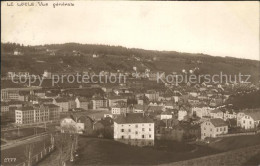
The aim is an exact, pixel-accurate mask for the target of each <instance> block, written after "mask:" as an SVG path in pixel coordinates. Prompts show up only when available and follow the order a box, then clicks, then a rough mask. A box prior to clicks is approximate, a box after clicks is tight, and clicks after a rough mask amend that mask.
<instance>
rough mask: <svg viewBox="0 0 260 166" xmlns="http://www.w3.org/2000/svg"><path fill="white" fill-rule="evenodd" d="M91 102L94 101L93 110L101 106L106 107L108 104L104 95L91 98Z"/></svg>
mask: <svg viewBox="0 0 260 166" xmlns="http://www.w3.org/2000/svg"><path fill="white" fill-rule="evenodd" d="M91 103H92V109H93V110H96V109H99V108H106V107H107V106H108V104H107V100H106V99H105V98H103V97H94V98H93V99H92V100H91Z"/></svg>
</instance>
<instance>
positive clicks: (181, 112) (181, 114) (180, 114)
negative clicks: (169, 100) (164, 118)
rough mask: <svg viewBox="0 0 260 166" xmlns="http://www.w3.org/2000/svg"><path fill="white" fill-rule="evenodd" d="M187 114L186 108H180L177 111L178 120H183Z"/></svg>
mask: <svg viewBox="0 0 260 166" xmlns="http://www.w3.org/2000/svg"><path fill="white" fill-rule="evenodd" d="M187 115H188V112H187V111H186V110H184V109H180V110H179V111H178V120H179V121H182V120H184V119H185V117H186V116H187Z"/></svg>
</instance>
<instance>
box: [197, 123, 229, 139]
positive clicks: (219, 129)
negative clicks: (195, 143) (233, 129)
mask: <svg viewBox="0 0 260 166" xmlns="http://www.w3.org/2000/svg"><path fill="white" fill-rule="evenodd" d="M227 133H228V124H227V123H226V122H225V121H224V120H223V119H220V118H215V119H209V120H207V121H205V122H203V123H202V124H201V139H202V140H204V139H205V138H206V137H211V138H215V137H217V136H218V135H222V134H227Z"/></svg>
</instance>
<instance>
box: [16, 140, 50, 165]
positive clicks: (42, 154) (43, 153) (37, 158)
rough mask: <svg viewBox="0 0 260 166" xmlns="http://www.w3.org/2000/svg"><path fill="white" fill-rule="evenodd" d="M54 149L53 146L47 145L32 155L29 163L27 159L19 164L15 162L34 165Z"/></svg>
mask: <svg viewBox="0 0 260 166" xmlns="http://www.w3.org/2000/svg"><path fill="white" fill-rule="evenodd" d="M54 150H55V147H54V146H52V145H51V146H49V147H47V148H45V149H43V150H42V151H41V152H39V153H38V154H36V155H34V156H32V159H31V162H30V164H29V162H28V161H25V162H22V163H20V164H17V165H16V166H32V165H36V164H37V163H38V162H39V161H41V160H42V159H44V158H45V157H46V156H47V155H49V154H50V153H52V152H53V151H54Z"/></svg>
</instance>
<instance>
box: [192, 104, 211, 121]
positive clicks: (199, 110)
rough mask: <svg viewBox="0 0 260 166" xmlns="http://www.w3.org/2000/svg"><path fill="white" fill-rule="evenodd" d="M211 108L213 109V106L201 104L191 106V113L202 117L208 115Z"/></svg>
mask: <svg viewBox="0 0 260 166" xmlns="http://www.w3.org/2000/svg"><path fill="white" fill-rule="evenodd" d="M211 110H213V108H210V107H208V106H206V105H203V104H200V105H197V106H193V107H192V108H191V111H192V114H193V115H196V116H197V117H199V118H202V117H204V116H210V112H211Z"/></svg>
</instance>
